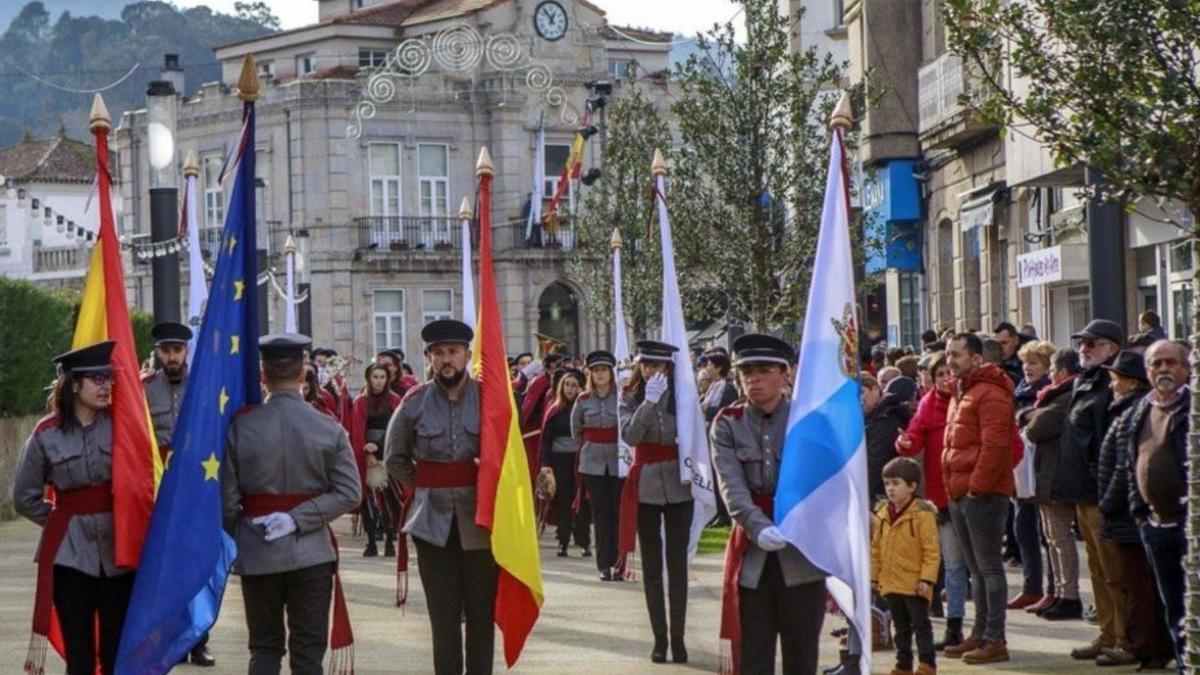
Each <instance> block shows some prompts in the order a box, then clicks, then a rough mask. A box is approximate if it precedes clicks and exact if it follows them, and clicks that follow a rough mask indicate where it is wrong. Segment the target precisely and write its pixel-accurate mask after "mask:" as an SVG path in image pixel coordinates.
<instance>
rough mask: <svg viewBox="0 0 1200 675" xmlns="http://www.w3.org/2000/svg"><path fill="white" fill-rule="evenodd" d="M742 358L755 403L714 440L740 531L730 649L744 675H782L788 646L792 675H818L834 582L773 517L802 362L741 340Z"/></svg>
mask: <svg viewBox="0 0 1200 675" xmlns="http://www.w3.org/2000/svg"><path fill="white" fill-rule="evenodd" d="M733 352H734V366H735V367H736V368H737V372H738V377H739V378H741V382H742V390H743V391H744V392H745V394H746V400H745V401H744V402H740V403H735V404H733V405H731V406H728V407H726V408H723V409H722V410H721V412H720V413H718V414H717V417H716V420H715V421H714V422H713V427H712V432H711V433H712V449H713V456H714V464H715V467H716V470H717V478H718V479H719V481H720V486H721V495H722V496H723V497H724V498H725V503H726V504H727V505H728V507H729V514H730V515H731V516H732V517H733V520H734V523H735V524H736V527H735V529H734V534H733V536H732V537H730V540H729V547H730V549H731V551H730V553H727V557H726V559H727V560H729V561H730V564H728V565H727V566H726V569H725V587H724V594H723V601H724V605H723V611H722V622H721V639H722V645H723V646H724V644H725V641H726V640H728V641H730V642H731V643H732V644H731V646H732V658H734V659H737V660H738V661H739V662H740V670H741V672H742V673H743V674H745V675H753V674H755V673H773V672H775V642H776V639H777V638H778V639H780V640H781V642H782V644H783V672H785V673H815V672H816V670H817V657H818V655H819V642H820V639H821V621H822V619H823V617H824V614H825V584H824V580H825V576H826V575H825V573H824V572H823V571H821V570H820V569H818V568H817V567H816V566H815V565H813V564H812V563H811V562H809V560H808V559H807V558H805V557H804V554H802V553H801V552H800V551H799V550H797V549H796V548H795V547H794V546H792V545H791V544H789V543H787V541H785V540H784V538H783V535H782V533H780V531H779V528H778V527H776V526H775V522H774V519H773V514H772V511H773V502H774V497H775V483H776V481H777V480H778V477H779V466H780V463H781V462H782V460H783V440H784V436H785V435H786V432H787V418H788V409H789V407H790V405H791V401H790V399H789V397H788V396H787V395H786V394H784V387H785V386H786V385H787V384H788V376H787V373H788V365H789V364H790V363H791V362H792V360H793V353H794V352H793V351H792V348H791V347H790V346H789V345H788V344H787V343H786V342H784V341H783V340H780V339H779V338H775V337H772V336H770V335H754V334H747V335H743V336H741V337H739V338H738V339H737V340H735V341H734V343H733ZM739 638H740V641H739Z"/></svg>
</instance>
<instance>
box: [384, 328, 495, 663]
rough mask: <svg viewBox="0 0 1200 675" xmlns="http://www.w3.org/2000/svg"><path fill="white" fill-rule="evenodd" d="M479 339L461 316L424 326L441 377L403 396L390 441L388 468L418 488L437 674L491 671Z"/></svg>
mask: <svg viewBox="0 0 1200 675" xmlns="http://www.w3.org/2000/svg"><path fill="white" fill-rule="evenodd" d="M473 337H474V332H473V331H472V330H471V328H470V326H468V325H466V324H465V323H463V322H461V321H454V320H451V319H445V320H439V321H433V322H431V323H429V324H426V326H425V327H424V328H423V329H422V330H421V339H422V340H423V341H424V342H425V358H426V360H427V361H428V362H429V366H430V367H431V368H432V370H433V373H434V377H433V379H432V380H431V381H429V382H427V383H425V384H420V385H417V386H416V387H415V388H413V389H411V390H410V391H409V392H408V394H407V395H405V397H404V400H403V402H401V404H400V407H399V408H397V409H396V412H395V413H393V415H392V421H391V423H390V424H389V425H388V430H387V438H386V439H385V441H384V443H385V446H386V453H387V459H386V464H387V469H388V473H389V474H391V476H392V477H393V478H394V479H396V480H397V481H399V482H400V484H401V485H402V486H403V487H404V491H405V493H406V494H412V495H413V496H412V498H411V503H410V505H409V506H408V514H407V518H406V520H405V523H404V532H405V533H406V534H409V535H412V537H413V541H414V543H415V544H416V547H417V562H418V568H419V570H420V573H421V587H422V588H423V589H424V590H425V600H426V604H427V605H428V607H429V623H430V625H431V627H432V629H433V667H434V671H435V672H437V673H438V674H439V675H448V674H453V675H459V674H461V673H462V672H464V663H465V671H466V672H468V673H471V674H472V675H476V674H479V675H484V674H486V673H490V672H492V652H493V647H494V643H495V632H494V629H493V627H492V621H493V610H494V607H495V598H496V584H497V580H498V579H499V567H497V565H496V561H495V559H494V558H493V557H492V548H491V535H490V533H489V532H488V531H487V530H485V529H483V528H481V527H479V526H478V525H476V524H475V499H476V480H477V474H478V467H479V463H478V460H479V421H480V418H479V383H478V382H476V381H475V380H474V379H473V378H472V377H471V376H470V375H469V374H468V373H467V368H468V364H469V363H470V361H471V339H472V338H473ZM414 490H415V493H414ZM464 618H465V624H466V645H465V661H464V645H463V642H464V640H463V624H464Z"/></svg>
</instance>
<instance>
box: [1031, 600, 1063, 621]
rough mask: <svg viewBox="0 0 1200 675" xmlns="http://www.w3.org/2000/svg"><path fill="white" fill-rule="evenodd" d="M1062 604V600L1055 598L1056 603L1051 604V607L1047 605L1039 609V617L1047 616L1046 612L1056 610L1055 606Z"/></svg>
mask: <svg viewBox="0 0 1200 675" xmlns="http://www.w3.org/2000/svg"><path fill="white" fill-rule="evenodd" d="M1060 602H1062V598H1055V599H1054V602H1052V603H1050V604H1049V605H1046V606H1045V607H1043V608H1041V609H1039V610H1038V611H1037V615H1038V616H1039V617H1040V616H1045V615H1046V612H1049V611H1050V610H1052V609H1054V606H1055V605H1057V604H1058V603H1060Z"/></svg>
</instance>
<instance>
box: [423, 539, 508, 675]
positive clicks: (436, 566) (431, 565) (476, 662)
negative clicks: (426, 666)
mask: <svg viewBox="0 0 1200 675" xmlns="http://www.w3.org/2000/svg"><path fill="white" fill-rule="evenodd" d="M413 542H415V543H416V545H417V570H418V571H419V572H420V573H421V587H422V588H423V589H425V603H426V605H427V606H428V611H429V625H430V627H431V628H432V629H433V670H434V672H435V673H437V675H462V673H463V617H464V616H465V617H466V629H467V631H466V632H467V635H466V643H467V644H466V667H467V669H466V672H467V674H468V675H488V674H489V673H491V672H492V659H493V651H494V646H495V638H496V633H495V630H494V629H493V627H492V620H493V614H494V610H495V603H496V583H497V580H498V579H499V578H500V568H499V567H498V566H497V565H496V560H495V558H493V557H492V551H491V549H483V550H481V551H464V550H463V548H462V544H461V542H460V541H459V538H458V523H457V522H454V523H451V525H450V538H449V539H447V540H446V545H445V546H437V545H434V544H431V543H429V542H427V541H425V540H423V539H420V538H418V537H413Z"/></svg>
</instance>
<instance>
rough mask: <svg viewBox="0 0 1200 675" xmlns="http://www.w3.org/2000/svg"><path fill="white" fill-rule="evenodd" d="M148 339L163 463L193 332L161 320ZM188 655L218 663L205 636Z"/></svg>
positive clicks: (146, 385) (150, 389)
mask: <svg viewBox="0 0 1200 675" xmlns="http://www.w3.org/2000/svg"><path fill="white" fill-rule="evenodd" d="M150 337H152V338H154V360H155V361H156V362H157V363H158V369H157V370H155V371H154V372H153V373H150V374H148V375H143V376H142V388H143V389H144V390H145V391H146V403H147V404H148V405H149V406H150V420H151V421H152V422H153V423H154V436H155V437H156V438H157V439H158V452H159V454H160V455H162V458H163V461H164V462H166V460H167V456H168V455H169V454H170V453H171V435H172V434H174V433H175V422H176V421H178V420H179V411H180V409H181V408H180V406H181V404H182V403H183V390H184V389H186V388H187V373H188V362H187V358H188V341H189V340H191V339H192V329H190V328H188V327H187V326H185V325H183V324H181V323H174V322H171V321H161V322H159V323H156V324H154V328H152V329H150ZM188 656H189V657H190V658H191V661H192V663H193V664H195V665H197V666H206V667H207V666H215V665H217V660H216V659H214V658H213V656H212V654H211V653H209V651H208V633H205V634H204V637H202V638H200V642H197V643H196V646H195V647H192V651H191V653H190V654H189V655H188Z"/></svg>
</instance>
